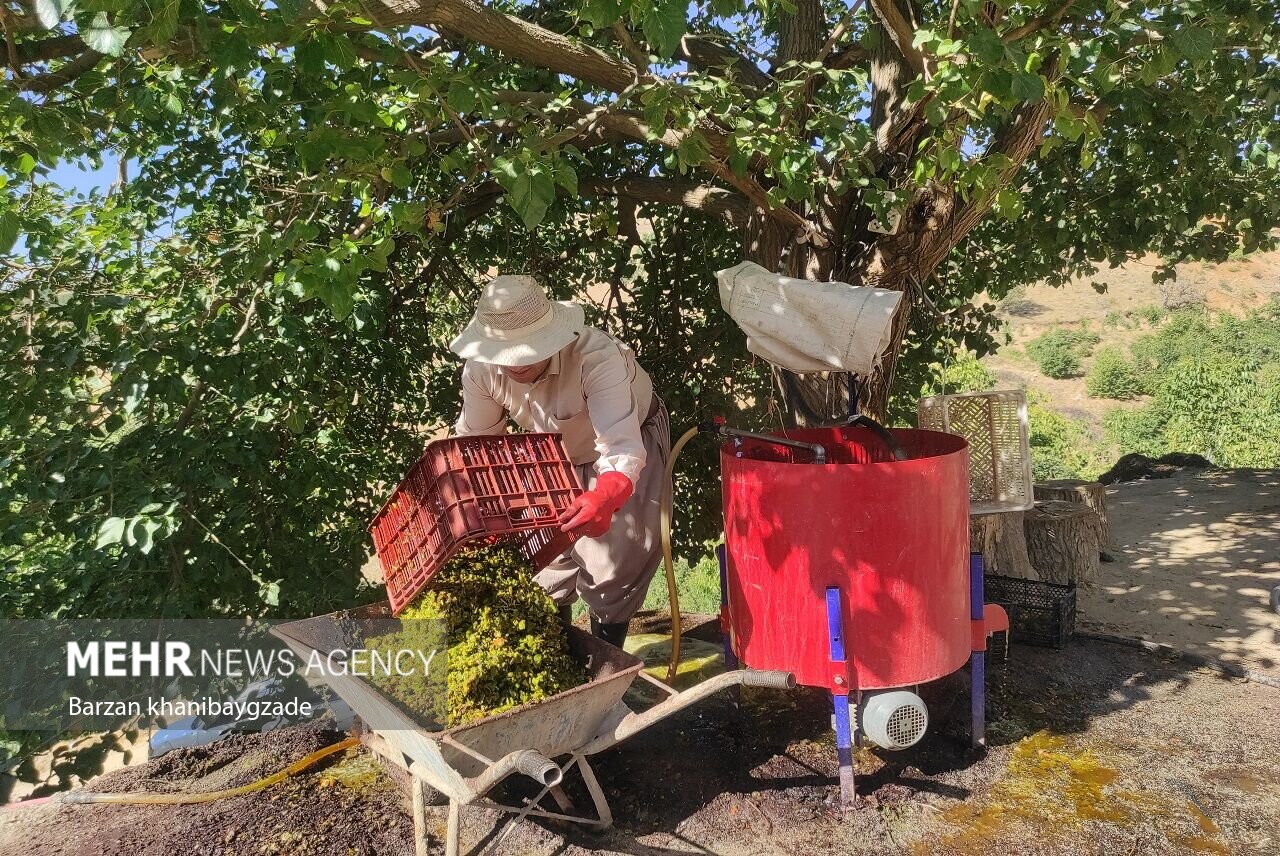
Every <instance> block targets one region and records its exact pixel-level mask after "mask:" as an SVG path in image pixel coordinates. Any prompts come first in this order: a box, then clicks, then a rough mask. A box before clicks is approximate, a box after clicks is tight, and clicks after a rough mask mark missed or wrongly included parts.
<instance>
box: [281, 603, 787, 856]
mask: <svg viewBox="0 0 1280 856" xmlns="http://www.w3.org/2000/svg"><path fill="white" fill-rule="evenodd" d="M390 615H391V612H390V608H389V607H388V606H387V605H386V604H380V605H376V606H372V607H365V608H363V609H360V610H354V611H350V612H334V613H330V614H328V615H322V616H319V617H316V618H309V619H306V620H303V621H295V622H291V623H288V624H282V625H279V626H277V627H276V628H274V629H273V631H272V632H273V633H274V634H276V635H277V636H278V637H279V638H281V639H282V640H283V641H284V642H285V643H286V644H288V645H289V646H290V647H291V648H292V649H293V650H294V651H295V652H296V653H297V654H298V655H299V656H301V657H303V658H304V659H305V658H309V657H310V656H311V653H312V652H313V651H315V652H319V653H320V655H321V656H327V655H328V654H329V652H331V651H334V650H339V649H341V648H344V647H348V646H349V645H350V643H351V639H350V638H349V636H350V632H351V631H350V628H351V626H352V623H353V622H352V620H353V619H354V620H355V621H360V620H368V619H383V618H389V617H390ZM569 648H570V651H571V653H572V654H573V656H574V657H575V658H576V659H577V660H578V661H579V662H581V663H583V664H584V665H585V666H586V671H587V681H586V683H584V684H581V685H580V686H577V687H574V688H573V689H570V690H567V691H565V692H563V693H560V694H558V695H555V696H552V697H551V698H548V699H545V700H544V701H541V702H537V703H534V704H527V705H523V706H521V707H518V708H514V709H512V710H509V711H506V712H504V713H500V714H495V715H493V716H489V717H485V718H484V719H480V720H477V721H475V722H469V723H467V724H465V725H459V726H455V727H453V728H448V729H444V730H440V731H428V730H425V729H423V728H421V727H420V726H419V725H417V724H416V723H415V722H414V721H413V720H412V719H411V718H410V717H409V716H407V715H406V714H404V713H403V712H402V711H401V710H400V709H399V708H397V707H396V706H395V705H394V704H393V703H392V702H391V701H390V700H388V699H387V698H386V697H385V696H383V695H382V694H381V693H379V692H378V691H377V690H376V689H374V688H373V687H372V686H371V685H369V684H368V683H367V682H365V681H364V680H363V679H361V678H359V677H356V676H352V675H335V674H326V675H325V676H324V677H323V681H324V682H325V683H327V684H328V685H329V687H330V688H331V689H332V690H333V691H334V692H335V693H336V694H337V695H338V696H339V697H341V698H342V700H343V701H345V702H346V703H347V704H348V705H350V706H351V708H352V710H354V711H355V713H356V714H357V715H358V716H359V717H360V718H361V719H362V720H364V721H365V723H368V722H376V723H378V724H379V725H380V726H383V727H379V728H377V729H369V728H366V732H367V733H366V734H365V735H364V738H363V739H364V743H365V745H366V746H367V747H368V748H369V749H370V750H371V751H372V752H374V753H376V754H377V755H380V756H381V757H382V758H384V759H386V760H387V761H388V762H389V763H391V764H392V765H394V766H395V767H398V768H400V769H403V770H405V771H407V772H408V775H409V777H410V780H411V782H412V800H413V824H414V841H415V844H416V846H417V853H418V854H419V856H426V853H427V835H426V803H427V799H428V794H429V793H430V791H431V790H434V791H436V792H438V793H439V794H440V795H441V797H443V798H445V799H447V800H448V802H449V810H448V824H447V832H446V838H445V854H446V856H459V852H460V850H459V847H460V843H459V830H460V827H461V816H462V808H463V806H468V805H482V806H485V807H487V808H491V809H497V810H499V811H505V812H510V813H512V814H516V815H518V818H519V819H523V818H525V817H541V818H548V819H553V820H560V821H569V822H573V823H580V824H583V825H586V826H590V827H593V828H595V829H607V828H608V827H609V826H611V825H612V823H613V813H612V812H611V811H610V808H609V802H608V800H607V799H606V798H605V795H604V791H603V790H601V788H600V783H599V782H598V781H597V780H596V776H595V773H594V771H593V770H592V769H591V765H590V764H589V763H588V762H587V757H588V756H589V755H594V754H596V753H598V752H602V751H604V750H605V749H609V748H610V747H613V746H616V745H617V744H618V743H621V742H622V741H624V740H626V739H627V738H629V737H632V736H634V735H636V734H638V733H639V732H641V731H643V730H644V729H646V728H648V727H649V726H651V725H653V724H655V723H657V722H660V721H661V720H663V719H666V718H667V717H669V716H671V715H672V714H674V713H677V712H679V711H681V710H684V709H685V708H687V707H689V706H690V705H693V704H697V703H698V702H700V701H702V700H703V699H705V698H707V697H708V696H711V695H713V694H715V693H717V692H719V691H720V690H723V689H725V688H726V687H730V686H739V685H741V686H757V687H771V688H776V689H790V688H792V687H794V686H795V678H794V676H793V675H792V674H791V673H789V672H781V671H768V672H766V671H754V670H749V669H748V670H739V671H730V672H726V673H724V674H720V675H717V676H715V677H713V678H711V679H709V680H707V681H704V682H703V683H701V684H698V685H696V686H694V687H692V688H690V689H687V690H685V691H683V692H676V691H675V690H673V689H672V688H671V687H669V686H667V685H666V684H664V683H662V682H661V681H659V680H657V679H656V678H653V677H651V676H649V675H648V674H646V673H645V672H644V670H643V665H644V664H643V663H642V662H641V661H640V660H639V659H638V658H636V657H633V656H632V655H630V654H628V653H626V652H625V651H622V650H620V649H618V648H615V647H613V646H612V645H609V644H608V643H606V642H602V641H600V640H599V639H596V638H595V637H593V636H591V635H590V634H588V633H585V632H583V631H581V630H579V629H577V628H576V627H571V628H569ZM637 677H639V678H641V679H642V680H645V681H648V682H649V683H651V684H653V685H655V686H656V687H658V688H659V690H660V691H661V692H663V693H664V694H665V696H666V697H665V698H664V699H663V700H662V701H660V702H658V703H657V704H655V705H654V706H653V707H650V708H649V709H647V710H645V711H643V712H636V711H633V710H632V709H631V708H630V707H628V706H627V704H626V703H625V702H624V701H623V696H624V695H625V693H626V691H627V689H628V688H629V687H630V686H631V684H632V682H633V681H634V680H635V679H636V678H637ZM386 726H390V727H386ZM553 759H567V760H564V761H563V763H557V761H556V760H553ZM574 768H577V770H578V772H579V775H580V776H581V777H582V781H583V784H585V786H586V788H587V792H588V793H589V794H590V795H591V799H592V802H593V803H594V808H595V817H587V816H581V815H577V814H571V813H570V812H573V811H575V808H574V807H573V805H572V803H571V802H570V801H569V799H568V797H567V796H566V795H565V794H564V792H563V791H562V790H561V788H560V784H561V782H562V781H563V779H564V776H565V775H566V774H568V773H569V772H570V771H571V770H573V769H574ZM513 774H520V775H523V776H527V777H529V778H530V779H533V780H534V781H535V782H536V783H537V784H538V785H540V786H541V790H540V791H539V792H538V794H537V796H535V797H533V798H532V799H529V800H527V801H526V804H525V805H523V806H519V807H517V806H508V805H503V804H501V803H497V802H494V801H492V800H490V799H487V794H488V793H489V791H490V790H492V789H493V788H494V787H496V786H497V785H498V784H499V783H500V782H502V781H503V780H504V779H506V778H508V777H509V776H511V775H513ZM547 796H551V797H552V798H553V799H554V800H555V802H556V808H558V809H559V810H558V811H554V810H550V809H549V808H546V807H543V805H542V801H543V800H544V799H545V798H546V797H547ZM513 827H514V824H512V825H511V826H509V827H508V828H507V830H506V831H504V832H503V835H502V836H499V837H498V838H497V839H496V840H495V841H494V842H493V843H492V844H491V845H490V846H489V847H488V848H487V849H488V850H490V851H491V852H497V848H498V846H499V845H500V844H501V842H502V840H503V838H504V837H505V835H506V832H508V831H510V829H511V828H513Z"/></svg>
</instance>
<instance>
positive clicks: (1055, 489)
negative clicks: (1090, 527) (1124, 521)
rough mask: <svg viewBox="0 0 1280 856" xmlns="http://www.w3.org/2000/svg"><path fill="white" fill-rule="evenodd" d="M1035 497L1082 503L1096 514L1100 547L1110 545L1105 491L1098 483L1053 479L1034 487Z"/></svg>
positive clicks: (1109, 527)
mask: <svg viewBox="0 0 1280 856" xmlns="http://www.w3.org/2000/svg"><path fill="white" fill-rule="evenodd" d="M1035 496H1036V499H1039V500H1050V499H1054V500H1059V501H1061V502H1082V503H1084V504H1085V505H1087V506H1089V507H1090V508H1092V509H1093V510H1094V511H1095V512H1097V514H1098V523H1099V526H1100V528H1099V531H1100V533H1101V535H1100V536H1099V537H1100V538H1101V539H1102V540H1101V542H1100V546H1101V547H1102V548H1103V549H1105V548H1106V547H1107V546H1108V545H1110V544H1111V526H1110V524H1108V523H1107V489H1106V488H1105V487H1103V486H1102V485H1101V484H1099V483H1098V482H1094V481H1084V480H1082V479H1055V480H1053V481H1047V482H1043V483H1041V484H1037V485H1036V486H1035Z"/></svg>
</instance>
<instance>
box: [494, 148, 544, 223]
mask: <svg viewBox="0 0 1280 856" xmlns="http://www.w3.org/2000/svg"><path fill="white" fill-rule="evenodd" d="M508 165H509V166H508V168H507V169H505V170H503V171H502V172H501V173H500V174H499V176H498V183H499V184H501V185H502V186H503V188H504V189H505V190H506V191H507V201H508V202H510V203H511V207H512V208H514V209H515V211H516V213H517V214H519V215H520V219H521V220H523V221H524V225H525V228H528V229H532V228H534V227H536V226H537V225H538V224H539V223H541V222H542V218H543V217H545V216H546V213H547V208H548V207H549V206H550V205H551V203H552V202H553V201H555V198H556V182H555V179H554V178H553V177H552V175H551V172H550V170H548V169H547V168H546V167H544V166H543V165H542V164H538V163H532V164H521V163H518V162H514V161H509V162H508Z"/></svg>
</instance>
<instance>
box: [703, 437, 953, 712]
mask: <svg viewBox="0 0 1280 856" xmlns="http://www.w3.org/2000/svg"><path fill="white" fill-rule="evenodd" d="M893 435H894V437H895V438H896V439H897V440H898V442H899V443H900V444H901V445H902V447H903V449H904V450H905V451H906V452H907V454H908V455H909V459H908V460H905V461H895V460H894V459H893V456H892V455H891V454H890V452H889V450H888V448H887V447H886V445H885V443H884V442H883V441H882V440H881V439H880V438H879V437H877V436H876V435H875V434H874V433H872V432H871V431H869V430H867V429H866V428H852V429H849V428H819V429H802V430H801V429H798V430H793V431H788V432H786V434H785V436H786V437H789V438H791V439H793V440H803V441H805V442H809V443H821V444H822V445H823V446H824V447H825V448H826V453H827V460H828V463H826V464H816V463H811V462H812V461H813V454H812V453H810V452H807V451H804V450H797V449H793V448H788V447H782V446H775V445H771V444H769V443H766V442H764V441H759V440H747V439H744V440H740V441H739V440H730V441H729V442H727V443H725V444H724V446H723V447H721V450H720V465H721V473H722V484H723V491H724V520H725V553H726V580H727V589H728V599H729V602H728V618H729V628H730V634H731V639H732V644H733V649H734V651H735V653H736V654H737V655H738V658H739V659H740V660H741V661H742V662H743V663H744V664H746V665H747V666H749V667H751V668H753V669H786V670H789V671H792V672H794V673H795V675H796V680H797V681H798V682H799V683H802V684H806V685H809V686H815V687H825V688H827V689H832V690H837V691H839V690H841V689H845V688H847V689H851V690H870V689H883V688H887V687H902V686H909V685H912V684H918V683H924V682H925V681H930V680H933V679H935V678H940V677H942V676H944V675H948V674H950V673H952V672H954V671H956V670H957V669H959V668H960V667H961V666H963V665H964V663H965V661H966V660H967V659H968V657H969V653H970V647H971V644H970V643H971V639H970V617H969V574H968V559H969V479H968V466H969V450H968V444H967V443H966V442H965V441H964V440H963V439H962V438H960V437H957V436H954V435H952V434H942V433H938V432H935V431H919V430H914V429H896V430H894V431H893ZM778 436H783V435H781V434H780V435H778ZM831 586H837V587H839V588H840V590H841V597H840V604H841V618H842V620H843V626H844V637H845V638H844V646H845V654H846V657H847V666H841V667H835V666H833V664H832V663H831V656H830V655H831V638H830V635H829V632H828V622H827V600H826V593H827V589H828V587H831ZM837 676H840V677H843V678H844V680H845V681H846V683H844V684H841V683H840V682H839V681H837Z"/></svg>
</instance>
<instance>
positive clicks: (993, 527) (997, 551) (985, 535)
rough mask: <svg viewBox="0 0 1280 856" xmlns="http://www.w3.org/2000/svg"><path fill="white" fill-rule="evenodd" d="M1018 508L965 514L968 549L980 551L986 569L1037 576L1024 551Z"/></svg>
mask: <svg viewBox="0 0 1280 856" xmlns="http://www.w3.org/2000/svg"><path fill="white" fill-rule="evenodd" d="M1023 515H1024V512H1021V511H1006V512H1002V513H1000V514H975V515H973V516H972V517H970V518H969V549H970V550H972V551H974V552H975V553H981V554H982V560H983V562H984V564H985V565H986V570H987V573H991V574H1000V575H1001V576H1005V577H1020V578H1022V579H1029V580H1034V579H1039V577H1038V576H1037V575H1036V572H1035V569H1034V568H1033V567H1032V565H1031V559H1030V558H1029V557H1028V555H1027V537H1026V533H1025V531H1024V529H1023Z"/></svg>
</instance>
